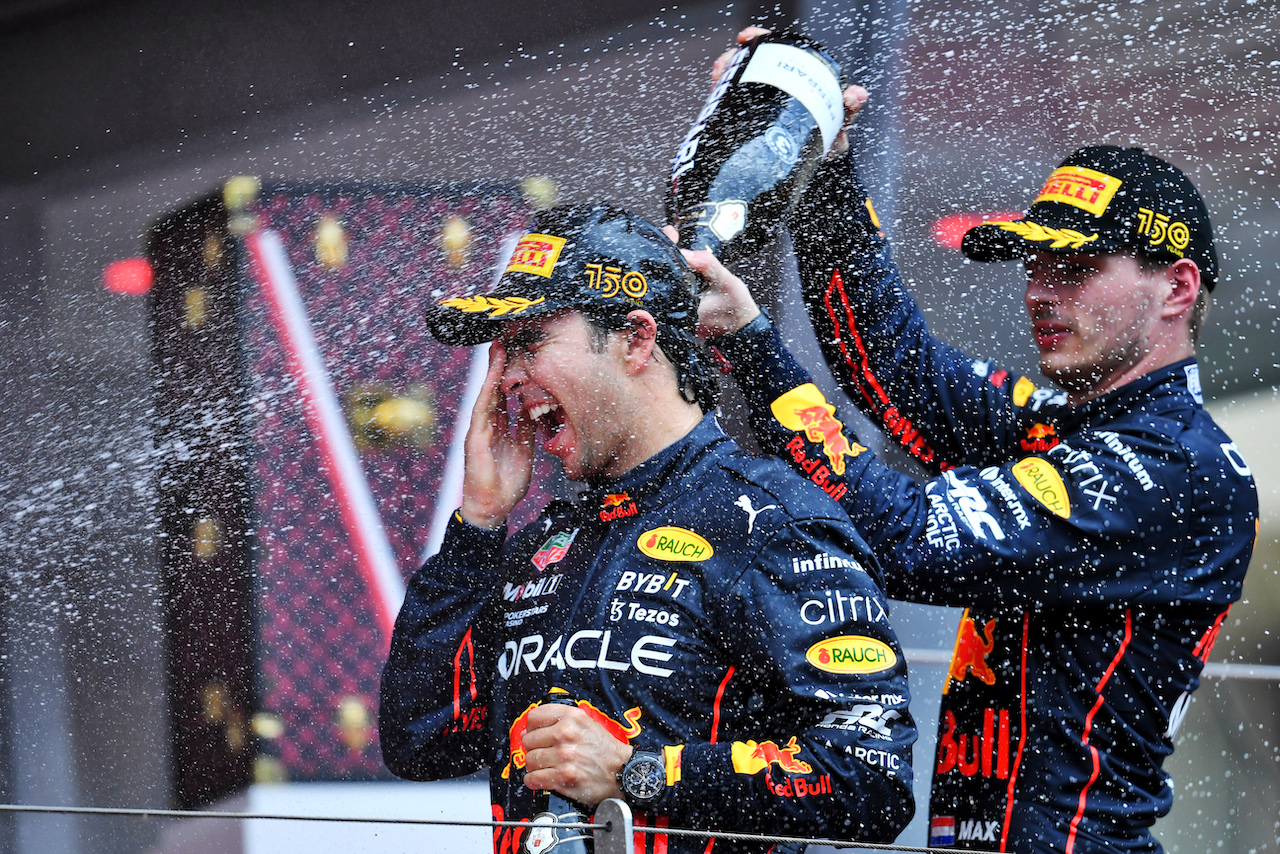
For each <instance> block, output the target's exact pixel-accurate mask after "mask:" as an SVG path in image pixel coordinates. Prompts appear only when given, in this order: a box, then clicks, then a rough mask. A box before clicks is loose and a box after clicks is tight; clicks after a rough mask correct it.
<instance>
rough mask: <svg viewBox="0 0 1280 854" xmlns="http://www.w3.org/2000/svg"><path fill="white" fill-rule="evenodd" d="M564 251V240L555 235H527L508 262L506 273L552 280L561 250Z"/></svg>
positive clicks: (521, 239)
mask: <svg viewBox="0 0 1280 854" xmlns="http://www.w3.org/2000/svg"><path fill="white" fill-rule="evenodd" d="M562 249H564V238H563V237H556V236H555V235H553V234H538V233H536V232H534V233H530V234H526V235H525V236H524V237H522V238H520V242H519V243H517V244H516V248H515V251H514V252H512V253H511V260H510V261H508V262H507V269H506V270H505V271H503V272H506V273H532V274H533V275H535V276H543V277H545V278H548V279H549V278H551V274H552V272H554V271H555V268H556V261H558V260H559V259H560V250H562Z"/></svg>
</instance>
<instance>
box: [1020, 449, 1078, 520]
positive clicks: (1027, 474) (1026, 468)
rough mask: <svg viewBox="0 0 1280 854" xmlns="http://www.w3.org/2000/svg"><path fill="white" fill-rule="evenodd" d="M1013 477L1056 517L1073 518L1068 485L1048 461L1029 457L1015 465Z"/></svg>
mask: <svg viewBox="0 0 1280 854" xmlns="http://www.w3.org/2000/svg"><path fill="white" fill-rule="evenodd" d="M1013 476H1014V477H1015V478H1017V479H1018V483H1020V484H1022V488H1023V489H1025V490H1026V491H1027V492H1030V493H1031V497H1032V498H1034V499H1035V500H1036V501H1039V502H1040V503H1041V504H1043V505H1044V506H1045V507H1048V508H1049V510H1050V512H1052V513H1053V514H1054V515H1055V516H1060V517H1062V518H1063V519H1070V518H1071V498H1070V497H1069V496H1068V495H1067V485H1066V484H1065V483H1063V482H1062V476H1061V475H1060V474H1058V470H1057V469H1055V468H1054V467H1053V464H1052V463H1050V462H1049V461H1048V460H1045V459H1043V458H1041V457H1027V458H1026V459H1024V460H1023V461H1022V462H1020V463H1017V464H1016V465H1014V467H1013Z"/></svg>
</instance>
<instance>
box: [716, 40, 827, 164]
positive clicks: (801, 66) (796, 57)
mask: <svg viewBox="0 0 1280 854" xmlns="http://www.w3.org/2000/svg"><path fill="white" fill-rule="evenodd" d="M741 81H742V82H743V83H764V84H766V85H769V86H773V87H774V88H777V89H781V90H782V91H783V92H786V93H787V94H788V95H790V96H792V97H793V98H795V99H796V100H798V101H799V102H800V103H801V104H803V105H804V107H805V109H806V110H808V111H809V112H810V113H811V114H812V115H813V117H814V119H815V120H817V122H818V127H819V128H820V129H821V130H822V150H823V151H826V150H827V149H829V148H830V147H831V143H833V142H835V139H836V134H838V133H840V127H841V125H843V124H844V99H843V96H842V95H841V92H840V79H839V77H837V76H836V75H834V74H832V73H831V66H829V65H827V63H826V62H824V61H823V60H822V59H821V58H819V57H817V56H814V55H813V54H812V53H810V52H809V51H807V50H803V49H802V48H798V47H792V46H791V45H786V44H769V43H766V44H762V45H758V46H757V47H756V50H755V53H753V54H752V55H751V61H750V62H749V63H747V67H746V69H745V70H744V71H743V72H742V78H741Z"/></svg>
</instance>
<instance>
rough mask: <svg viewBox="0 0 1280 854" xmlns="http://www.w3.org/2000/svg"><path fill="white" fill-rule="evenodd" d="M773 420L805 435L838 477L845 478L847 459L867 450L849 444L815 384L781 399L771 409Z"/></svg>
mask: <svg viewBox="0 0 1280 854" xmlns="http://www.w3.org/2000/svg"><path fill="white" fill-rule="evenodd" d="M770 408H771V409H772V410H773V417H774V418H776V419H778V423H779V424H781V425H782V426H783V427H786V428H787V429H788V430H794V431H796V432H797V433H803V434H804V435H805V438H806V439H808V440H809V441H810V442H813V443H814V444H817V445H821V446H822V454H823V456H825V457H826V458H827V462H828V463H829V464H830V465H831V470H832V471H833V472H835V473H836V474H838V475H840V474H844V467H845V461H844V458H845V457H856V456H858V454H860V453H862V452H863V451H865V450H866V448H864V447H863V446H862V445H855V444H852V443H850V441H849V438H848V437H847V436H845V434H844V424H842V423H841V422H840V419H839V418H836V410H835V407H834V406H832V405H831V404H829V403H827V399H826V398H825V397H823V396H822V392H821V391H819V390H818V387H817V386H815V385H814V384H813V383H805V384H804V385H801V386H796V387H795V388H793V389H791V391H789V392H787V393H786V394H784V395H782V396H781V397H779V398H778V399H777V400H775V401H774V402H773V404H772V405H771V407H770Z"/></svg>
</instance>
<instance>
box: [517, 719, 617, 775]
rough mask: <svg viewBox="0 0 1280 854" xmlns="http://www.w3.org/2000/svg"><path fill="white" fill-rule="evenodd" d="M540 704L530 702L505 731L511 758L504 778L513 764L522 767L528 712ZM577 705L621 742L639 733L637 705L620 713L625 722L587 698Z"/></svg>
mask: <svg viewBox="0 0 1280 854" xmlns="http://www.w3.org/2000/svg"><path fill="white" fill-rule="evenodd" d="M540 705H542V703H541V702H537V703H530V704H529V705H528V706H527V707H526V708H525V710H524V711H523V712H521V713H520V714H519V715H517V716H516V719H515V720H514V721H512V722H511V728H510V729H509V730H508V731H507V747H508V750H509V751H510V752H509V754H508V755H509V756H510V757H511V758H510V759H509V760H508V761H507V765H506V767H505V768H503V769H502V776H503V777H504V778H507V777H510V776H511V768H512V767H513V766H514V767H516V768H521V769H523V768H524V757H525V753H524V734H525V731H526V730H528V728H529V712H530V711H532V710H533V709H535V708H536V707H538V706H540ZM577 705H578V708H579V709H582V710H583V711H584V712H586V713H587V715H588V716H589V717H590V718H591V719H592V720H593V721H595V722H596V723H598V724H600V725H601V726H602V727H604V728H605V729H606V730H608V732H609V735H611V736H613V737H614V738H616V739H617V740H618V741H621V742H622V743H623V744H626V743H627V742H629V741H631V739H633V738H635V737H636V736H638V735H639V734H640V729H641V727H640V723H639V721H640V709H639V708H638V707H637V708H631V709H627V710H626V711H625V712H623V713H622V718H623V720H625V721H626V723H625V724H622V723H619V722H618V721H616V720H614V719H613V718H611V717H609V716H608V715H606V714H605V713H604V712H602V711H600V710H599V709H597V708H596V707H595V706H594V705H593V704H592V703H591V702H590V701H589V700H578V701H577Z"/></svg>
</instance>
